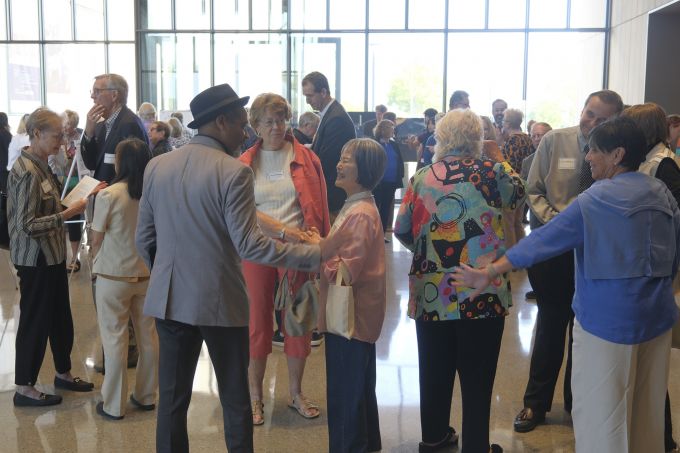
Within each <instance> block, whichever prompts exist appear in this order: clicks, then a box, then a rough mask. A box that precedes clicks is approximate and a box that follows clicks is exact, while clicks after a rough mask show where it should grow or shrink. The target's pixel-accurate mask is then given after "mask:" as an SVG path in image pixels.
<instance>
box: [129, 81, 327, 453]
mask: <svg viewBox="0 0 680 453" xmlns="http://www.w3.org/2000/svg"><path fill="white" fill-rule="evenodd" d="M247 102H248V97H239V96H238V95H237V94H236V93H235V92H234V90H233V89H232V88H231V87H230V86H229V85H227V84H223V85H218V86H214V87H211V88H208V89H207V90H205V91H203V92H201V93H200V94H198V95H197V96H196V97H195V98H194V99H193V100H192V101H191V104H190V107H191V113H192V114H193V116H194V120H193V121H192V122H191V123H190V124H189V127H190V128H192V129H198V134H197V135H196V136H194V137H193V138H192V139H191V141H190V142H189V143H188V144H186V145H184V146H182V147H181V148H179V149H177V150H175V151H173V152H171V153H166V154H162V155H160V156H158V157H156V158H154V159H153V160H152V161H151V162H150V163H149V165H148V166H147V168H146V171H145V174H144V189H143V195H142V199H141V200H140V204H139V220H138V223H137V236H136V245H137V249H138V251H139V253H140V255H141V256H142V258H143V259H144V261H145V262H146V263H147V265H148V266H149V268H150V269H151V281H150V283H149V288H148V291H147V294H146V302H145V305H144V314H146V315H147V316H153V317H155V318H156V328H157V330H158V338H159V340H160V363H159V373H158V374H159V393H160V397H159V404H158V423H157V427H156V450H157V451H158V452H170V451H172V452H187V451H189V439H188V435H187V411H188V408H189V403H190V401H191V390H192V384H193V379H194V373H195V371H196V364H197V361H198V357H199V353H200V351H201V346H202V343H203V341H205V343H206V345H207V347H208V352H209V353H210V357H211V359H212V364H213V367H214V369H215V374H216V376H217V386H218V390H219V395H220V401H221V403H222V410H223V415H224V436H225V440H226V444H227V448H228V450H229V451H230V452H232V453H234V452H251V451H253V424H252V415H251V407H250V395H249V390H248V357H249V354H248V295H247V293H246V288H245V283H244V280H243V275H242V274H241V267H240V258H243V259H247V260H249V261H254V262H257V263H263V264H268V265H273V266H279V267H287V268H294V269H301V270H304V271H312V270H316V269H318V267H319V262H320V259H321V258H322V256H327V254H328V253H332V251H331V250H330V249H331V248H332V246H331V245H330V242H329V241H324V242H321V243H320V244H319V245H291V244H282V243H280V242H278V241H275V240H273V239H271V238H268V237H266V236H264V235H263V233H262V231H261V230H260V228H259V227H258V225H257V218H256V211H255V201H254V193H253V172H252V170H251V169H250V168H249V167H247V166H245V165H243V164H242V163H240V162H239V161H238V160H237V159H235V158H234V156H235V155H236V153H238V151H239V147H240V146H241V143H242V142H243V140H244V139H245V133H244V128H245V126H246V124H247V123H248V121H247V117H246V111H245V109H244V108H243V107H244V106H245V105H246V103H247Z"/></svg>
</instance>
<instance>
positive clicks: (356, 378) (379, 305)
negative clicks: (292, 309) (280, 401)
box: [318, 138, 387, 453]
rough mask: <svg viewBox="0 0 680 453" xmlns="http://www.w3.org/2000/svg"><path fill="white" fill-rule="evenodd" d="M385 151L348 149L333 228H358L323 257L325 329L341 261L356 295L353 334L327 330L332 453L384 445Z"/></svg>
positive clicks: (372, 146)
mask: <svg viewBox="0 0 680 453" xmlns="http://www.w3.org/2000/svg"><path fill="white" fill-rule="evenodd" d="M386 163H387V156H386V155H385V150H384V149H383V147H382V146H380V144H378V142H376V141H375V140H372V139H368V138H361V139H354V140H350V141H349V142H347V144H346V145H345V147H344V148H343V149H342V154H341V156H340V162H338V165H337V169H338V177H337V180H336V182H335V185H336V186H337V187H339V188H341V189H343V190H344V191H345V192H346V193H347V200H346V201H345V204H344V206H343V207H342V210H341V211H340V213H339V214H338V217H337V218H336V219H335V222H334V223H333V228H332V229H331V234H335V233H339V232H341V231H345V230H346V231H351V232H352V234H351V235H350V236H349V237H350V238H351V239H350V240H349V241H346V242H345V243H344V244H343V245H342V247H340V249H339V250H338V252H337V255H336V256H334V257H333V258H331V259H329V260H328V261H326V262H325V263H323V264H322V267H321V288H320V289H321V297H320V304H319V323H318V324H319V330H320V331H327V329H326V298H327V295H328V285H329V282H335V279H336V274H337V272H338V268H339V266H340V265H341V263H342V264H344V265H345V266H346V267H347V270H348V271H349V276H350V281H349V282H346V283H347V284H349V285H351V286H352V292H353V296H354V332H353V334H352V335H351V338H350V339H347V338H345V337H342V336H339V335H335V334H332V333H330V332H327V333H326V395H327V400H328V437H329V451H330V453H344V452H350V451H378V450H380V449H381V442H380V427H379V423H378V403H377V400H376V396H375V384H376V371H375V368H376V366H375V342H376V340H377V339H378V337H379V336H380V330H381V329H382V324H383V320H384V319H385V305H386V302H385V299H386V295H385V244H384V243H383V229H382V223H381V221H380V214H379V213H378V209H377V208H376V205H375V200H374V199H373V194H372V193H371V190H373V188H375V186H376V185H377V184H378V182H379V181H380V180H381V179H382V176H383V173H384V171H385V165H386Z"/></svg>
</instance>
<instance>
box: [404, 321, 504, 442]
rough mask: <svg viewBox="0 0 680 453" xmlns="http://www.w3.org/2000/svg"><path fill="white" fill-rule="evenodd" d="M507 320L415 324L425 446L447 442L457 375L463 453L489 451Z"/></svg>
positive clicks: (417, 322) (424, 322)
mask: <svg viewBox="0 0 680 453" xmlns="http://www.w3.org/2000/svg"><path fill="white" fill-rule="evenodd" d="M504 328H505V318H487V319H473V320H456V321H416V334H417V337H418V366H419V373H420V424H421V430H422V437H423V442H426V443H437V442H440V441H441V440H443V439H444V437H445V436H446V433H447V431H448V427H449V419H450V417H451V398H452V396H453V383H454V380H455V377H456V372H458V377H459V378H460V390H461V396H462V403H463V429H462V434H463V439H462V440H463V444H462V450H461V451H462V453H487V452H488V451H489V415H490V413H491V393H492V391H493V383H494V379H495V377H496V366H497V364H498V355H499V353H500V349H501V338H502V337H503V329H504Z"/></svg>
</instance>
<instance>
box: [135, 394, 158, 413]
mask: <svg viewBox="0 0 680 453" xmlns="http://www.w3.org/2000/svg"><path fill="white" fill-rule="evenodd" d="M130 402H131V403H132V404H133V405H134V406H135V407H137V408H138V409H141V410H143V411H152V410H154V409H156V405H155V404H142V403H140V402H139V401H137V400H136V399H135V395H130Z"/></svg>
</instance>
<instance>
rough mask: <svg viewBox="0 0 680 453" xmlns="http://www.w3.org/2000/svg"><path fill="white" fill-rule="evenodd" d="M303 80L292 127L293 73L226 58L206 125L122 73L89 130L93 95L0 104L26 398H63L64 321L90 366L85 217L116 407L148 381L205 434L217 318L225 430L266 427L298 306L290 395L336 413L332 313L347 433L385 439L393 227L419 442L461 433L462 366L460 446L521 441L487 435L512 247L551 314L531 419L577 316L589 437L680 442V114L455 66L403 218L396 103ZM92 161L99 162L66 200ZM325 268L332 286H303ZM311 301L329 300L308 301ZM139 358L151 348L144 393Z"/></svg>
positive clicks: (577, 394)
mask: <svg viewBox="0 0 680 453" xmlns="http://www.w3.org/2000/svg"><path fill="white" fill-rule="evenodd" d="M301 88H302V93H303V95H304V96H305V98H306V101H307V103H308V104H309V106H310V107H311V108H312V110H314V111H315V112H316V113H314V112H307V113H305V114H302V115H301V116H300V118H299V121H298V126H297V127H296V128H291V127H290V122H291V119H292V115H293V112H292V109H291V106H290V105H289V103H288V102H287V100H286V99H285V98H284V97H282V96H280V95H278V94H275V93H262V94H259V95H257V96H256V97H255V98H254V99H253V100H252V103H250V98H249V96H239V95H238V94H237V93H236V92H235V91H234V90H233V89H232V87H231V86H229V85H228V84H222V85H217V86H214V87H211V88H208V89H207V90H204V91H202V92H201V93H199V94H198V95H197V96H196V97H195V98H194V99H193V100H192V101H191V103H190V109H191V114H192V117H193V119H192V121H191V122H190V123H189V124H188V125H187V126H184V124H183V122H184V118H183V115H182V114H181V112H175V113H173V114H172V117H171V118H170V119H169V120H168V121H167V122H164V121H159V119H158V112H157V111H156V109H155V107H154V106H153V105H152V104H150V103H148V102H145V103H143V104H142V105H141V106H140V107H139V109H138V111H137V113H135V112H133V111H132V110H131V109H130V108H128V107H127V93H128V87H127V83H126V81H125V79H123V78H122V77H121V76H119V75H116V74H102V75H99V76H97V77H95V80H94V84H93V87H92V91H91V98H92V100H93V106H92V108H91V109H90V110H89V111H88V113H87V117H86V123H85V127H84V129H83V130H80V129H78V123H79V118H78V115H77V114H76V113H75V112H72V111H68V110H67V111H66V112H64V113H63V114H61V115H60V114H57V113H55V112H53V111H51V110H49V109H48V108H45V107H41V108H39V109H37V110H35V111H34V112H32V113H31V114H29V115H26V116H25V117H24V118H22V121H21V124H20V126H19V129H18V130H17V134H15V135H14V136H12V134H11V132H10V129H9V125H8V124H7V116H6V115H5V114H0V132H1V135H0V145H1V146H2V149H1V150H0V151H2V152H0V157H2V162H0V164H2V169H3V173H2V174H1V176H2V178H1V180H0V182H2V187H1V188H2V190H3V192H6V193H7V199H8V212H7V216H8V219H9V226H8V231H9V235H10V256H11V260H12V262H13V264H14V266H15V267H16V269H17V273H18V276H19V282H20V295H21V296H20V318H19V327H18V330H17V336H16V361H15V384H16V393H15V395H14V405H15V406H17V407H22V406H51V405H56V404H59V403H61V402H62V398H63V396H62V395H58V394H48V393H45V392H43V391H41V390H40V389H39V388H38V387H36V382H37V378H38V374H39V371H40V368H41V365H42V362H43V358H44V354H45V350H46V347H47V342H48V340H49V343H50V347H51V349H52V355H53V359H54V365H55V370H56V375H55V377H54V385H55V387H56V388H59V389H64V390H68V391H76V392H90V391H92V390H93V389H94V385H93V384H92V383H90V382H86V381H85V380H83V379H81V378H79V377H77V376H74V375H73V374H72V373H71V359H70V356H71V350H72V347H73V330H74V329H73V320H72V316H71V311H70V299H69V290H68V278H67V272H77V271H78V270H79V269H80V266H81V264H80V260H79V251H80V246H81V241H82V237H83V235H82V232H83V224H84V223H85V220H84V219H83V217H84V218H86V219H87V221H88V222H87V224H88V227H87V230H86V231H87V234H86V237H87V240H88V245H89V247H90V249H89V256H90V257H91V260H92V267H91V270H92V275H93V277H95V278H94V279H93V285H92V290H93V299H94V300H95V307H96V310H97V322H98V326H99V333H100V337H101V343H102V346H103V357H102V359H101V364H100V365H99V366H100V368H101V370H102V371H104V370H105V376H104V382H103V385H102V388H101V397H102V401H101V402H99V403H98V404H97V406H96V411H97V413H98V414H99V415H100V416H101V417H104V418H106V419H108V420H120V419H122V418H124V417H125V415H126V411H127V402H128V399H129V401H130V403H131V405H132V407H134V408H135V409H137V410H144V411H153V410H156V411H157V426H156V448H157V451H159V452H169V451H188V450H189V438H188V433H187V412H188V407H189V404H190V401H191V393H192V383H193V378H194V373H195V370H196V365H197V361H198V357H199V353H200V350H201V347H202V344H203V343H204V342H205V344H206V345H207V348H208V351H209V354H210V358H211V361H212V364H213V367H214V370H215V374H216V377H217V386H218V390H219V396H220V402H221V404H222V409H223V417H224V435H225V442H226V445H227V448H228V449H229V451H232V452H251V451H253V430H254V426H258V425H262V424H264V423H265V410H264V390H263V380H264V375H265V371H266V366H267V358H268V356H269V354H271V352H272V333H273V332H275V328H274V318H275V317H274V310H275V306H278V308H279V309H280V311H279V312H278V315H277V316H276V320H277V322H276V324H278V325H277V326H276V333H274V336H275V338H276V336H277V335H279V336H280V341H281V342H282V343H283V352H284V354H285V355H286V358H287V365H288V376H289V399H288V402H287V404H288V405H289V407H291V408H292V409H293V410H295V411H296V412H297V413H298V414H299V415H300V416H301V417H303V418H305V419H312V418H316V417H318V416H319V415H320V413H321V407H320V405H319V404H317V403H315V402H314V400H313V398H310V397H309V396H308V395H306V394H305V393H304V392H303V391H302V378H303V374H304V370H305V363H306V359H307V357H308V356H309V354H310V350H311V345H312V344H313V343H314V341H315V340H314V335H319V334H318V333H316V332H317V331H318V332H320V333H321V334H324V337H325V342H326V344H325V355H326V403H327V405H326V407H327V412H328V414H327V422H328V433H329V451H330V452H332V453H335V452H359V451H379V450H380V449H381V445H382V442H381V435H380V428H379V416H378V401H377V398H376V381H377V376H376V350H375V343H376V341H377V340H378V339H379V338H380V333H381V329H382V324H383V320H384V317H385V311H386V305H387V302H388V301H387V296H386V264H385V247H384V243H383V241H384V242H388V241H389V239H388V232H389V231H390V230H393V235H394V238H396V239H397V240H398V241H399V242H400V243H401V244H403V245H404V246H405V247H406V248H407V249H408V250H410V251H411V252H412V254H413V259H412V263H411V268H410V271H409V289H410V298H409V304H408V316H409V317H411V318H412V319H414V320H415V326H416V335H417V342H418V358H419V381H420V418H421V420H420V421H421V433H422V439H421V442H420V444H419V451H420V452H435V451H440V450H445V449H448V448H450V447H452V446H454V445H457V444H458V441H459V434H458V433H457V431H456V430H455V429H454V427H452V426H449V420H450V416H451V407H452V398H453V386H454V381H455V376H456V374H457V375H458V377H459V380H460V387H461V397H462V420H463V422H462V428H461V431H462V438H461V439H462V442H461V443H462V451H464V452H469V453H486V452H491V453H498V452H502V451H503V448H502V447H501V446H500V445H498V444H493V443H491V441H490V438H489V419H490V408H491V397H492V392H493V386H494V380H495V376H496V367H497V363H498V357H499V354H500V348H501V340H502V336H503V331H504V325H505V318H506V317H507V316H508V314H509V312H510V309H511V307H512V295H511V291H510V279H509V272H510V271H511V270H512V269H518V268H527V269H528V275H529V280H530V283H531V285H532V288H533V290H532V293H533V294H532V295H531V297H535V299H536V302H537V306H538V315H537V321H536V339H535V343H534V347H533V351H532V356H531V366H530V371H529V379H528V383H527V387H526V392H525V395H524V401H523V405H524V407H523V409H522V410H521V411H520V412H519V414H517V416H516V417H515V419H514V422H513V428H514V430H515V431H516V432H519V433H524V432H528V431H531V430H533V429H535V428H536V427H537V426H538V425H540V424H541V423H543V422H544V420H545V416H546V413H547V412H550V411H551V410H552V402H553V394H554V390H555V387H556V385H557V380H558V376H559V373H560V369H561V368H562V366H563V362H564V352H565V340H567V343H568V347H567V360H566V370H565V378H564V409H565V410H566V411H567V412H569V413H571V416H572V418H573V421H574V434H575V438H576V450H577V451H578V452H591V451H592V452H596V451H597V452H621V451H632V452H637V451H650V452H662V451H670V450H672V449H674V448H676V445H675V442H674V441H673V438H672V424H671V417H670V403H669V397H668V394H667V392H666V388H667V386H668V375H669V353H670V347H671V329H672V328H673V326H674V325H675V324H676V321H677V320H678V309H677V307H676V305H675V300H674V289H673V279H674V277H675V274H676V273H677V270H678V263H679V262H680V253H678V250H679V249H678V247H679V246H680V210H679V209H678V201H679V200H680V168H679V167H678V161H677V159H678V158H677V157H676V153H675V147H676V146H677V143H678V135H680V117H679V116H678V115H670V116H667V115H666V112H665V111H664V110H663V109H662V108H661V107H660V106H658V105H656V104H652V103H647V104H640V105H633V106H624V104H623V100H622V99H621V97H620V96H619V95H618V94H617V93H615V92H613V91H610V90H602V91H597V92H594V93H591V94H590V95H589V96H588V97H587V99H586V101H585V103H584V105H583V110H582V112H581V116H580V119H579V122H578V124H577V125H576V126H573V127H567V128H561V129H555V130H553V129H552V128H551V126H550V125H549V124H547V123H545V122H540V121H538V122H535V121H532V122H531V123H532V124H530V125H528V129H527V131H526V132H525V131H524V129H523V128H522V124H523V122H524V114H523V113H522V111H521V110H519V109H515V108H509V106H508V104H507V102H505V101H504V100H502V99H497V100H495V101H494V102H493V104H492V106H491V107H492V108H491V112H492V115H491V117H485V116H479V115H477V114H476V113H474V109H473V108H471V106H470V95H469V94H468V93H466V92H465V91H462V90H458V91H455V92H454V93H453V95H452V96H451V99H450V102H449V110H448V111H447V112H441V113H439V112H437V111H436V110H435V109H427V110H425V112H423V123H424V130H423V132H422V133H421V134H419V135H417V136H413V137H410V138H409V139H408V140H407V143H406V146H409V147H410V148H411V149H412V150H414V151H416V153H417V160H418V168H417V170H416V172H415V174H414V175H413V176H412V177H411V178H410V179H409V180H408V181H407V184H406V187H405V190H404V194H403V197H402V201H401V204H400V207H399V211H398V214H397V215H396V217H395V218H394V219H392V212H393V207H394V197H395V191H396V190H397V189H399V188H403V187H404V183H405V182H406V181H404V168H405V165H404V161H403V158H402V154H401V149H400V144H398V143H397V142H396V141H395V140H394V137H395V129H396V128H397V127H398V121H397V118H396V115H394V114H392V113H391V112H389V111H387V108H386V107H385V106H384V105H378V106H377V107H376V118H375V120H372V121H370V122H366V123H365V124H364V125H363V128H362V129H361V130H363V135H364V136H365V137H363V138H357V136H356V135H357V134H356V130H357V129H356V128H355V126H354V124H353V123H352V120H351V118H350V117H349V115H348V114H347V112H346V111H345V109H344V108H343V106H342V105H341V104H340V102H339V101H338V100H336V99H334V98H333V97H332V95H331V90H330V87H329V84H328V80H327V78H326V77H325V76H324V75H323V74H321V73H319V72H312V73H310V74H307V75H306V76H305V77H304V78H303V80H302V86H301ZM249 103H250V108H249V109H247V110H246V105H248V104H249ZM360 135H361V134H360ZM245 143H248V145H245ZM85 175H88V176H90V175H91V176H92V177H94V178H95V179H96V180H98V181H99V184H98V185H97V186H96V187H95V188H94V190H92V192H91V193H90V195H89V196H88V197H87V198H83V199H80V200H73V201H71V202H70V203H69V205H68V206H64V205H62V198H63V194H64V193H68V191H69V190H73V189H74V187H75V186H76V184H77V183H78V181H79V179H80V178H82V177H83V176H85ZM527 212H528V213H529V216H530V219H529V223H530V226H531V228H532V233H531V234H530V235H529V236H527V237H525V233H524V222H525V216H526V214H527ZM178 214H181V215H178ZM72 219H82V220H78V221H76V222H73V220H72ZM69 221H70V222H69ZM66 222H69V223H66ZM66 229H67V230H68V231H66ZM67 237H68V241H69V242H70V244H71V247H70V248H71V251H70V255H71V256H70V258H69V252H68V250H67V246H66V238H67ZM187 238H191V240H187ZM381 239H382V240H381ZM317 279H318V291H316V290H314V291H312V293H313V294H315V296H313V297H312V299H313V300H312V302H311V303H310V304H305V303H304V302H305V301H300V299H301V298H302V296H300V294H301V293H302V292H303V288H309V287H310V282H311V283H314V282H316V281H317ZM343 285H344V286H350V287H351V291H350V294H351V298H350V299H349V300H348V301H347V303H349V304H350V307H351V309H349V314H348V315H347V316H348V317H349V320H345V321H348V322H349V324H348V325H350V326H351V327H350V328H348V330H347V331H339V330H337V328H336V323H337V320H336V319H335V318H334V317H335V316H336V314H335V313H336V312H335V311H333V310H331V308H330V306H331V303H332V304H336V303H337V302H336V299H335V297H336V295H335V294H336V292H335V289H336V288H337V287H339V286H343ZM312 286H313V285H312ZM331 294H333V295H331ZM528 297H529V295H528ZM281 301H283V302H281ZM298 302H299V305H298ZM291 304H295V306H292V305H291ZM296 309H299V310H311V311H310V312H309V313H310V315H311V316H312V318H313V320H312V323H311V324H309V323H308V322H305V321H300V320H299V317H298V315H296V312H295V310H296ZM303 314H304V313H303ZM308 317H309V316H308ZM296 322H297V323H298V324H295V323H296ZM291 329H292V330H291ZM470 345H474V347H470ZM128 367H136V374H135V381H134V388H133V390H132V392H131V393H128V392H129V390H128V382H127V368H128ZM128 395H129V396H128Z"/></svg>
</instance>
